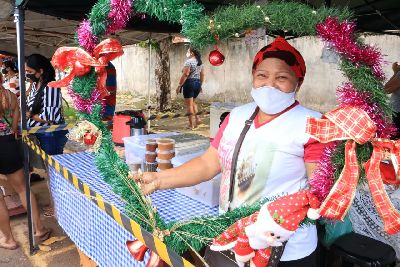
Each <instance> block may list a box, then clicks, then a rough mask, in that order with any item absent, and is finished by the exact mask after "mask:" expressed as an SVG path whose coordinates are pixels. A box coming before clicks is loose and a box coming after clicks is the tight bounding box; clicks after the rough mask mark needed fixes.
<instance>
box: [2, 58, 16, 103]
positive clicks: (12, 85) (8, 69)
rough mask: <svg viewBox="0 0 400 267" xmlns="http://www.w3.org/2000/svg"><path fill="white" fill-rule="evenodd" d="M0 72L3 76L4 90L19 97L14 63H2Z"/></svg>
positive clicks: (10, 61)
mask: <svg viewBox="0 0 400 267" xmlns="http://www.w3.org/2000/svg"><path fill="white" fill-rule="evenodd" d="M1 72H2V74H3V75H4V82H3V86H4V88H6V89H7V90H10V91H11V92H12V93H14V94H15V95H16V96H17V97H19V94H20V92H19V78H18V69H17V66H16V63H15V62H14V61H13V60H11V59H9V60H5V61H3V64H2V69H1Z"/></svg>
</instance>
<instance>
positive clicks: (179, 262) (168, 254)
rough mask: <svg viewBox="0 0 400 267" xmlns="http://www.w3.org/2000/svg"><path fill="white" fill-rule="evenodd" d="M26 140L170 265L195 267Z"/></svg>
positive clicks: (64, 175) (51, 164) (93, 200)
mask: <svg viewBox="0 0 400 267" xmlns="http://www.w3.org/2000/svg"><path fill="white" fill-rule="evenodd" d="M23 138H24V142H25V143H26V144H27V145H28V146H29V147H30V148H31V149H32V150H33V151H34V152H35V153H36V154H38V155H39V156H41V157H42V158H43V160H44V161H45V162H47V163H48V164H49V165H50V166H52V167H53V168H54V169H55V170H56V171H57V172H58V173H59V174H61V175H62V176H63V177H64V178H65V179H67V180H68V181H69V182H70V183H71V184H73V186H74V187H75V188H76V189H78V190H79V191H80V192H81V193H83V194H84V195H85V196H87V197H88V198H89V199H90V200H91V201H92V202H94V203H95V204H96V205H97V206H98V207H99V208H100V209H102V210H103V211H105V212H106V213H107V214H108V215H109V216H111V217H112V218H113V219H114V220H115V221H116V222H117V223H118V224H120V225H121V226H122V227H124V228H125V229H126V230H127V231H129V232H130V233H131V234H133V235H134V236H135V237H136V238H137V239H138V240H140V241H141V242H143V243H144V244H145V245H146V246H147V247H148V248H149V249H150V250H152V251H154V252H156V253H157V254H158V255H159V256H160V258H161V259H162V260H163V261H165V262H166V263H167V264H168V265H170V266H173V267H194V265H192V264H191V263H190V262H188V261H187V260H186V259H184V258H182V257H181V256H179V255H178V254H176V253H175V252H174V251H172V250H171V249H170V248H168V247H167V246H166V245H165V244H164V243H163V242H162V241H161V240H160V239H159V238H157V237H155V236H153V235H152V234H150V233H149V232H147V231H146V230H144V229H143V228H142V227H141V226H140V225H139V224H138V223H136V222H135V221H133V220H132V219H130V218H128V217H127V216H126V215H125V214H123V213H121V212H120V211H119V210H118V209H117V208H116V207H115V206H114V205H111V204H110V203H107V202H105V201H104V200H103V197H102V196H101V195H100V194H98V193H96V192H95V191H93V190H92V189H90V188H89V186H88V185H87V184H85V183H83V182H82V181H81V180H79V178H78V177H77V176H76V175H75V174H73V173H71V172H70V171H69V170H68V169H67V168H65V167H64V166H62V165H61V164H60V163H59V162H58V161H56V160H54V159H53V158H52V156H50V155H48V154H46V153H45V152H44V151H43V150H42V149H41V148H40V147H39V146H38V145H36V144H34V143H33V142H32V141H31V140H30V139H29V138H28V137H27V136H24V137H23Z"/></svg>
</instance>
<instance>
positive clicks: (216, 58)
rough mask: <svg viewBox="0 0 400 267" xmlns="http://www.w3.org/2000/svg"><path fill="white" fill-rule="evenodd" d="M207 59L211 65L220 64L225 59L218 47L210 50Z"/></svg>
mask: <svg viewBox="0 0 400 267" xmlns="http://www.w3.org/2000/svg"><path fill="white" fill-rule="evenodd" d="M208 60H209V61H210V63H211V65H213V66H220V65H222V63H224V61H225V56H224V55H223V54H222V53H221V52H219V50H218V48H216V49H215V50H213V51H211V52H210V55H209V56H208Z"/></svg>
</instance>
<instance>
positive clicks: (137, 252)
mask: <svg viewBox="0 0 400 267" xmlns="http://www.w3.org/2000/svg"><path fill="white" fill-rule="evenodd" d="M126 247H127V248H128V250H129V252H130V253H131V255H132V257H133V258H134V259H135V260H137V261H143V260H144V255H145V254H146V252H147V251H148V250H149V248H148V247H146V245H145V244H143V243H142V242H141V241H139V240H133V241H131V240H128V241H126ZM167 266H168V264H166V263H165V262H164V261H163V260H162V259H161V258H160V256H158V255H157V254H156V253H155V252H154V251H150V259H149V261H148V262H147V264H146V267H167Z"/></svg>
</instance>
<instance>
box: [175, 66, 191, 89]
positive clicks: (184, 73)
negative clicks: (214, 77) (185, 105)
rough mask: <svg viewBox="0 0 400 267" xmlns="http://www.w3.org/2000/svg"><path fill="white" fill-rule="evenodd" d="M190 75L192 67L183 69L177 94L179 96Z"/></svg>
mask: <svg viewBox="0 0 400 267" xmlns="http://www.w3.org/2000/svg"><path fill="white" fill-rule="evenodd" d="M189 74H190V66H185V67H183V70H182V76H181V78H180V79H179V84H178V87H177V88H176V94H179V92H180V91H181V87H182V86H183V84H184V83H185V81H186V79H187V78H188V77H189Z"/></svg>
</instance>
